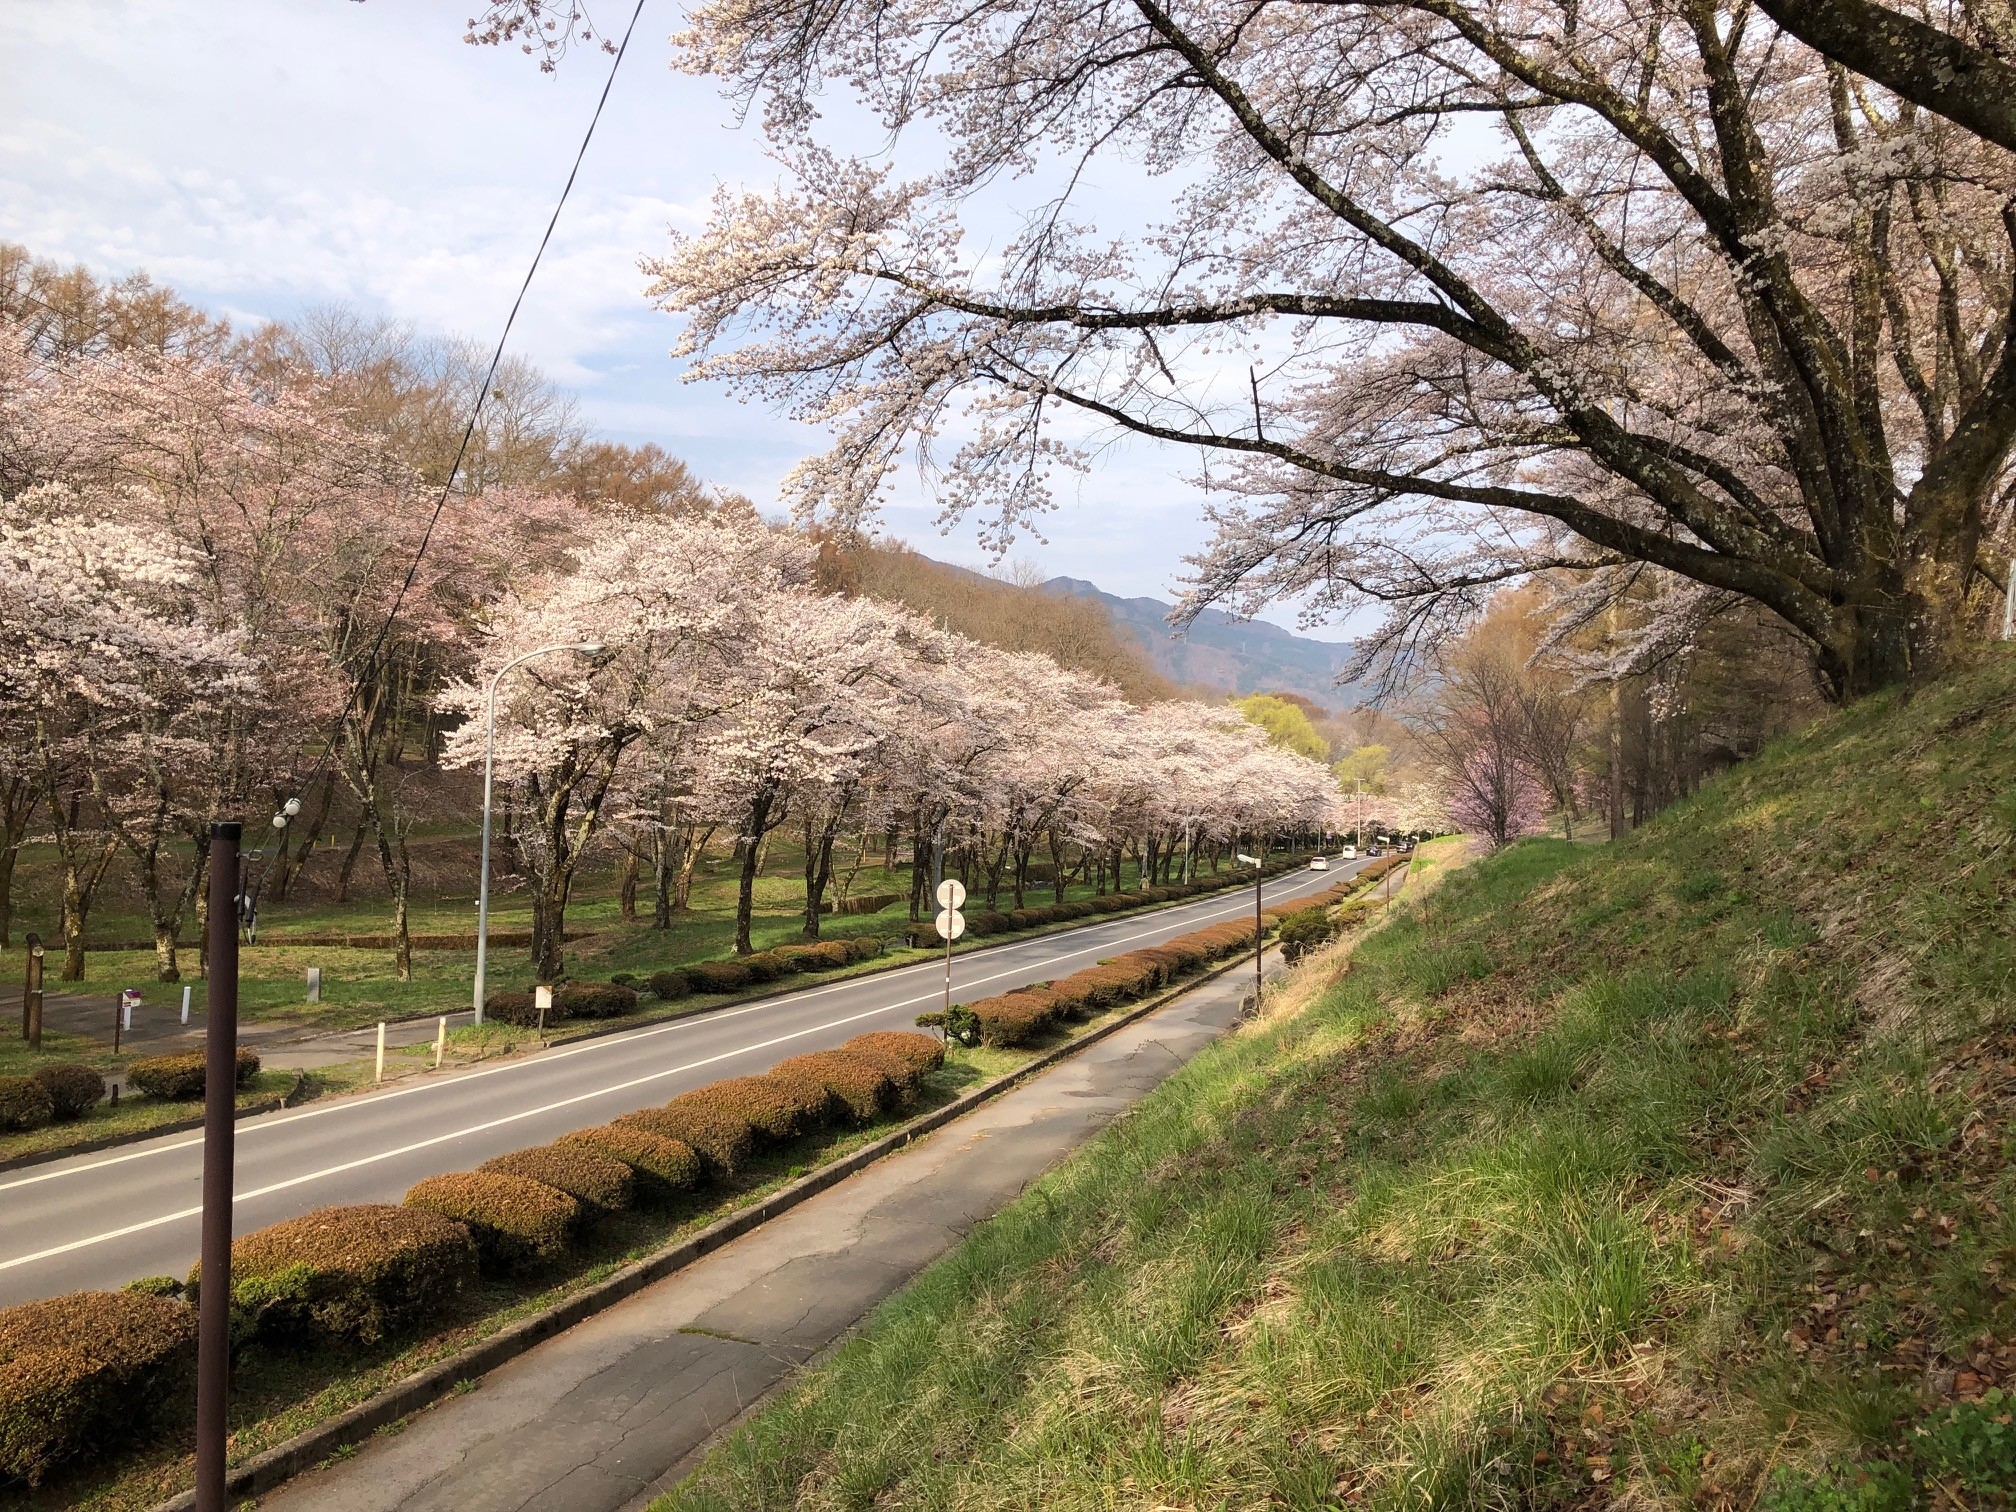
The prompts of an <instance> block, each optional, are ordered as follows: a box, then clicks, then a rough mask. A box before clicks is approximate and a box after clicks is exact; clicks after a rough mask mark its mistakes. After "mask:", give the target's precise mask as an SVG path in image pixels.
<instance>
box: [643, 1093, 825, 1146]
mask: <svg viewBox="0 0 2016 1512" xmlns="http://www.w3.org/2000/svg"><path fill="white" fill-rule="evenodd" d="M675 1101H676V1102H677V1104H678V1105H679V1106H680V1107H681V1108H684V1109H688V1110H691V1111H692V1112H696V1113H698V1112H705V1113H708V1114H711V1115H715V1116H718V1117H721V1118H725V1119H740V1120H741V1121H742V1122H744V1123H746V1124H747V1125H748V1126H749V1127H750V1128H751V1129H753V1130H754V1131H755V1133H756V1142H757V1143H758V1144H759V1145H762V1146H765V1147H774V1146H776V1145H780V1144H783V1143H784V1142H785V1141H786V1140H789V1139H795V1138H797V1136H798V1135H800V1134H808V1133H810V1132H811V1131H812V1130H814V1129H816V1128H818V1127H819V1126H820V1125H821V1124H823V1123H824V1122H825V1116H824V1115H825V1112H826V1108H825V1102H824V1100H823V1099H821V1098H817V1097H811V1098H808V1097H807V1096H805V1095H803V1094H802V1093H801V1092H800V1091H798V1090H797V1089H794V1088H792V1087H791V1086H789V1085H787V1084H786V1083H784V1082H781V1081H773V1080H772V1079H770V1078H769V1077H765V1076H733V1077H730V1078H728V1080H726V1081H718V1082H709V1083H708V1084H707V1085H706V1086H704V1087H696V1088H695V1089H694V1090H693V1091H691V1092H688V1093H685V1094H684V1095H682V1096H681V1097H679V1098H677V1099H675Z"/></svg>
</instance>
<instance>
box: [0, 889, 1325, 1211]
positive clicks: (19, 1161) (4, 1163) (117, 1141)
mask: <svg viewBox="0 0 2016 1512" xmlns="http://www.w3.org/2000/svg"><path fill="white" fill-rule="evenodd" d="M1293 875H1295V868H1292V867H1291V868H1289V869H1288V870H1286V871H1282V872H1278V873H1276V875H1275V877H1274V878H1270V879H1269V880H1270V881H1271V880H1278V878H1280V877H1289V876H1293ZM1233 891H1237V889H1236V888H1233V887H1230V886H1228V887H1225V888H1222V889H1220V890H1219V891H1218V892H1208V893H1200V894H1198V895H1197V896H1196V897H1194V898H1178V899H1176V900H1175V901H1174V902H1162V903H1150V904H1147V905H1145V906H1144V907H1141V908H1129V909H1125V910H1122V911H1119V912H1115V913H1111V914H1107V915H1105V916H1104V917H1103V918H1099V919H1085V920H1074V921H1073V922H1072V923H1071V924H1069V925H1067V926H1066V927H1064V928H1062V929H1050V930H1042V929H1036V930H1030V931H1028V932H1026V933H1024V934H1019V935H1016V936H1015V937H1014V938H1013V939H1004V940H995V941H993V942H992V943H990V944H986V945H973V946H969V947H968V948H967V949H965V950H958V949H955V950H954V951H953V954H954V955H956V956H958V957H959V958H960V959H962V960H963V959H965V958H966V957H968V956H977V955H984V954H985V953H986V952H988V951H990V950H999V949H1002V948H1003V947H1005V946H1009V945H1026V944H1028V943H1029V941H1031V940H1040V939H1045V938H1048V937H1049V936H1052V935H1064V934H1069V933H1070V932H1071V930H1072V929H1073V928H1078V929H1090V928H1094V927H1096V926H1098V925H1100V924H1105V923H1115V922H1119V921H1122V920H1126V919H1142V918H1146V917H1147V916H1148V915H1150V914H1155V913H1166V912H1167V911H1168V910H1170V909H1172V908H1184V907H1187V906H1189V905H1190V904H1192V903H1208V902H1211V901H1212V900H1213V899H1215V898H1218V897H1220V896H1221V895H1222V894H1223V893H1228V892H1233ZM892 938H893V937H892ZM928 964H929V962H928V961H922V960H919V961H901V962H897V961H891V962H889V963H888V964H887V965H884V966H878V967H875V968H874V969H872V970H869V971H863V972H858V973H856V974H855V975H854V976H851V977H833V978H830V979H829V981H830V982H831V983H834V984H837V983H840V982H853V981H860V980H862V979H864V978H867V977H871V976H881V975H884V974H885V973H887V972H892V971H901V970H903V969H904V968H906V967H910V966H922V965H928ZM1199 980H1202V978H1200V979H1199ZM807 985H822V986H823V985H826V984H825V983H815V984H807ZM797 990H798V986H797V985H796V984H794V985H792V986H787V987H785V988H783V989H782V990H781V991H777V992H752V993H748V994H745V995H744V996H742V997H732V998H724V999H722V1001H720V1002H718V1003H714V1004H711V1005H710V1006H708V1007H706V1008H696V1009H693V1010H692V1011H690V1012H688V1013H668V1014H665V1015H663V1016H662V1017H659V1018H647V1019H639V1020H638V1021H637V1022H635V1023H630V1024H610V1025H606V1026H603V1027H599V1028H594V1029H585V1030H583V1031H582V1032H581V1033H579V1034H570V1035H567V1036H566V1037H565V1038H563V1039H549V1040H546V1041H544V1042H543V1043H542V1044H541V1045H540V1048H541V1049H546V1050H550V1049H552V1048H553V1047H555V1046H556V1045H577V1044H580V1043H581V1042H582V1041H584V1040H592V1039H606V1038H607V1037H608V1036H610V1035H612V1034H628V1033H629V1032H630V1031H631V1030H633V1029H649V1028H654V1027H656V1026H657V1025H659V1024H669V1023H672V1022H673V1021H675V1020H677V1019H685V1018H692V1019H700V1018H705V1017H706V1016H707V1015H708V1014H710V1013H719V1012H720V1011H721V1010H722V1009H724V1008H743V1007H747V1006H748V1005H749V1004H751V1003H762V1002H767V1001H769V1000H770V999H772V998H780V997H784V996H786V995H787V994H789V993H792V992H795V991H797ZM456 1011H457V1012H460V1011H461V1010H459V1009H457V1010H456ZM438 1017H440V1015H439V1014H433V1013H422V1014H417V1015H415V1016H414V1017H412V1018H404V1019H387V1020H386V1021H385V1027H386V1028H388V1029H389V1028H391V1027H392V1026H394V1025H395V1024H421V1023H425V1022H427V1021H428V1020H429V1019H433V1018H438ZM358 1027H359V1028H364V1029H368V1028H369V1027H370V1025H368V1024H366V1025H360V1026H358ZM313 1037H314V1036H313V1035H306V1036H303V1038H313ZM298 1043H300V1041H299V1040H275V1041H272V1042H270V1044H268V1045H266V1046H263V1047H260V1048H267V1049H274V1050H278V1049H284V1048H285V1047H286V1046H288V1045H290V1044H298ZM300 1089H301V1083H300V1080H299V1077H298V1073H297V1079H296V1081H295V1083H294V1086H293V1087H292V1088H291V1089H290V1090H288V1091H286V1092H283V1093H282V1094H281V1100H280V1101H279V1102H277V1103H259V1104H257V1105H255V1106H252V1107H247V1108H240V1109H239V1110H238V1112H237V1113H236V1114H235V1115H234V1116H233V1119H232V1121H233V1122H234V1123H235V1122H236V1121H237V1120H238V1119H241V1118H257V1117H259V1116H260V1115H262V1114H266V1113H274V1112H278V1111H280V1110H281V1108H282V1107H283V1106H284V1105H285V1101H286V1099H287V1098H289V1097H292V1096H293V1095H294V1093H295V1092H298V1091H299V1090H300ZM352 1090H359V1091H361V1090H366V1089H362V1088H357V1089H352ZM335 1095H336V1096H339V1097H342V1096H348V1095H349V1093H348V1092H339V1093H336V1094H335ZM202 1127H203V1119H202V1117H201V1116H200V1115H199V1116H198V1117H195V1118H188V1119H178V1120H176V1121H175V1122H174V1123H166V1124H156V1125H155V1126H154V1127H153V1128H151V1129H134V1130H132V1131H131V1132H129V1133H126V1134H108V1135H106V1136H105V1137H104V1138H102V1139H90V1140H85V1141H83V1142H82V1143H80V1144H69V1145H64V1146H62V1147H61V1148H60V1149H53V1150H38V1151H36V1152H34V1153H33V1154H29V1155H13V1156H9V1157H7V1158H6V1159H4V1160H0V1172H7V1171H17V1170H22V1169H24V1168H26V1167H28V1166H37V1165H47V1164H49V1163H50V1162H51V1161H57V1160H68V1159H69V1158H70V1157H71V1156H73V1155H91V1154H95V1153H96V1152H98V1151H99V1150H111V1149H117V1148H118V1147H119V1146H120V1145H129V1144H140V1143H142V1142H143V1141H145V1140H149V1139H158V1138H160V1137H162V1136H163V1135H167V1134H187V1133H189V1132H190V1131H191V1130H194V1129H200V1128H202Z"/></svg>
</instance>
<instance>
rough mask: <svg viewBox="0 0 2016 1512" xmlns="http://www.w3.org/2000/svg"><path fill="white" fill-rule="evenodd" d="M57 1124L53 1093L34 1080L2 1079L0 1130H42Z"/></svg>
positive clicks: (14, 1077)
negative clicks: (48, 1124) (51, 1094)
mask: <svg viewBox="0 0 2016 1512" xmlns="http://www.w3.org/2000/svg"><path fill="white" fill-rule="evenodd" d="M55 1120H56V1104H55V1102H54V1101H53V1100H52V1099H51V1098H50V1096H49V1089H48V1088H47V1087H45V1086H43V1085H42V1083H40V1082H38V1081H37V1080H35V1078H34V1077H32V1076H0V1129H39V1128H41V1127H42V1126H43V1125H44V1124H47V1123H53V1122H55Z"/></svg>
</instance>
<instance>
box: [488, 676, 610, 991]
mask: <svg viewBox="0 0 2016 1512" xmlns="http://www.w3.org/2000/svg"><path fill="white" fill-rule="evenodd" d="M603 649H604V648H603V645H602V643H601V642H600V641H582V642H580V643H579V644H577V645H571V646H541V647H540V648H539V649H538V650H537V651H527V652H526V653H525V654H524V655H523V656H514V657H513V658H512V659H511V660H510V661H508V662H506V663H504V665H503V666H501V667H499V668H498V669H497V675H496V676H495V677H492V678H491V679H490V691H489V693H488V694H487V695H486V696H485V699H484V705H483V709H484V712H483V859H482V861H481V862H480V863H479V868H480V869H479V871H478V873H477V877H476V1022H477V1023H479V1024H480V1023H482V1022H483V985H484V980H485V971H484V968H485V966H486V965H487V964H488V961H489V956H490V790H491V781H492V775H493V773H494V772H495V770H496V757H497V684H499V683H500V682H502V681H503V680H504V674H505V673H506V672H509V671H510V670H511V669H512V668H513V667H516V666H518V665H520V664H521V663H524V662H528V661H530V660H532V658H533V657H535V656H549V655H551V654H552V653H553V652H555V651H572V652H573V653H574V654H575V655H576V656H586V657H595V656H600V655H601V654H602V652H603Z"/></svg>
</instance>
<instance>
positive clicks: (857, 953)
mask: <svg viewBox="0 0 2016 1512" xmlns="http://www.w3.org/2000/svg"><path fill="white" fill-rule="evenodd" d="M835 943H836V944H840V945H843V946H845V947H846V950H847V960H848V963H849V964H850V965H852V964H858V963H859V962H862V961H872V960H874V959H875V957H877V956H879V955H880V954H882V941H881V940H879V939H877V938H876V937H875V936H874V935H856V936H855V937H854V938H853V939H851V940H840V941H836V942H835Z"/></svg>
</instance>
